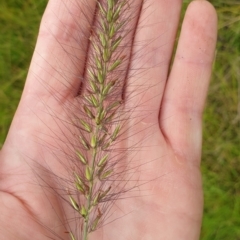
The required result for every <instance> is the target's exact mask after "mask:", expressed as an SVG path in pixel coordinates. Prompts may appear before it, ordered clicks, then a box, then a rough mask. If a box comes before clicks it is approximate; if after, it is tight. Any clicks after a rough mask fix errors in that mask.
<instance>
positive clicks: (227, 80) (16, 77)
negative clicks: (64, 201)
mask: <svg viewBox="0 0 240 240" xmlns="http://www.w3.org/2000/svg"><path fill="white" fill-rule="evenodd" d="M46 2H47V1H46V0H38V1H36V0H25V1H22V0H1V2H0V86H1V87H0V146H1V144H2V143H3V142H4V139H5V137H6V134H7V131H8V128H9V126H10V123H11V119H12V117H13V114H14V112H15V110H16V108H17V104H18V101H19V99H20V95H21V92H22V89H23V86H24V81H25V78H26V75H27V70H28V66H29V63H30V60H31V55H32V52H33V49H34V45H35V41H36V35H37V32H38V25H39V21H40V18H41V15H42V13H43V11H44V7H45V5H46ZM188 2H189V1H185V2H184V5H186V4H187V3H188ZM211 2H212V4H213V5H214V6H215V7H216V9H217V12H218V16H219V36H218V44H217V50H216V59H215V63H214V66H213V74H212V81H211V86H210V90H209V94H208V100H207V104H206V110H205V114H204V134H203V157H202V173H203V183H204V194H205V207H204V218H203V226H202V234H201V240H226V239H227V240H240V180H239V176H240V2H239V0H235V1H233V0H232V1H231V0H228V1H224V0H212V1H211Z"/></svg>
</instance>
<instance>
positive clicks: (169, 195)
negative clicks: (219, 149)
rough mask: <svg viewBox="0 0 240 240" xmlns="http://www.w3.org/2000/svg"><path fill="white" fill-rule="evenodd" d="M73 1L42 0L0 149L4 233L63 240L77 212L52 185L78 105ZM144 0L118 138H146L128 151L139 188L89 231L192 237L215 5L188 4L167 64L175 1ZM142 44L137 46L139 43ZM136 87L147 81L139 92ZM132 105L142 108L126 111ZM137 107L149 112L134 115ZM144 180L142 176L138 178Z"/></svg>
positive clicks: (197, 217)
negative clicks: (125, 127)
mask: <svg viewBox="0 0 240 240" xmlns="http://www.w3.org/2000/svg"><path fill="white" fill-rule="evenodd" d="M78 2H79V1H76V0H72V1H66V2H64V1H59V0H58V1H56V0H50V1H49V4H48V7H47V9H46V12H45V14H44V16H43V19H42V23H41V28H40V33H39V37H38V42H37V45H36V49H35V52H34V55H33V59H32V63H31V67H30V70H29V75H28V78H27V82H26V85H25V88H24V91H23V95H22V98H21V101H20V104H19V107H18V109H17V112H16V114H15V117H14V120H13V122H12V125H11V128H10V131H9V134H8V137H7V139H6V142H5V144H4V146H3V148H2V150H1V153H0V154H1V155H0V158H1V162H0V163H1V165H0V174H1V175H0V176H1V181H0V190H1V192H0V208H1V217H0V226H1V235H0V239H3V240H5V239H9V240H10V239H11V240H14V239H18V240H21V239H24V240H27V239H33V238H34V239H35V240H38V239H39V240H44V239H70V237H69V233H68V231H69V226H70V227H71V226H74V225H72V224H73V223H72V222H71V217H73V216H76V215H71V214H72V213H71V212H70V211H72V209H71V208H69V206H68V205H67V204H66V203H65V202H64V201H63V199H62V198H61V197H60V196H59V191H58V189H61V187H62V186H61V185H60V183H61V179H60V177H62V176H67V173H68V172H67V173H66V166H70V164H71V163H69V159H66V156H68V151H69V149H71V148H70V145H71V144H72V145H73V144H74V142H71V140H72V138H71V136H73V135H74V134H73V135H71V134H72V132H71V128H70V127H69V125H68V124H67V123H69V122H70V121H71V120H72V119H73V118H74V116H75V115H74V114H75V113H74V112H73V111H70V109H71V106H75V110H76V111H77V108H76V107H77V106H78V103H79V98H78V92H79V86H80V81H79V78H78V77H76V76H81V75H82V74H83V71H84V59H86V57H87V54H88V52H87V42H88V41H87V39H86V37H85V36H86V35H87V34H88V33H89V32H88V31H89V28H88V26H87V24H86V23H87V22H86V21H84V18H86V17H89V16H88V15H87V14H88V12H87V14H81V12H80V10H79V9H84V5H83V4H82V5H81V3H78ZM80 2H81V1H80ZM139 2H140V1H139ZM77 4H79V5H81V6H79V5H78V7H76V5H77ZM88 4H89V6H90V5H91V4H94V1H89V3H88ZM144 4H146V7H145V6H143V9H144V10H142V11H141V15H140V17H139V19H140V20H139V23H138V27H137V31H136V32H135V33H136V35H135V38H134V42H135V45H134V44H133V45H134V46H135V47H134V48H133V50H132V51H133V53H132V56H133V57H132V58H131V63H129V64H130V65H131V66H132V68H130V72H129V74H128V76H129V78H128V79H127V81H126V89H125V91H126V93H128V94H127V95H126V96H131V97H129V98H127V99H126V109H130V110H131V111H132V112H133V113H132V116H131V117H130V118H129V122H128V124H129V126H132V127H130V128H129V137H130V141H126V142H125V144H126V145H127V144H130V143H129V142H131V144H134V143H137V142H141V143H142V144H143V145H144V146H147V147H146V148H144V147H143V148H142V150H145V151H139V152H137V153H135V154H134V155H133V156H132V157H131V159H132V158H134V159H135V160H138V164H137V170H138V172H139V173H140V174H139V175H138V176H137V177H138V180H139V181H138V182H139V188H138V189H139V192H138V193H137V195H139V196H138V197H131V198H127V197H123V198H124V199H123V200H118V201H117V202H116V203H114V205H113V207H112V209H111V211H112V212H113V213H114V214H116V218H119V219H116V220H115V221H114V222H112V223H110V224H108V225H106V226H103V227H102V228H100V229H98V230H97V231H96V232H94V233H93V234H92V237H90V239H99V240H100V239H104V240H110V239H116V240H122V239H124V240H137V239H147V240H156V239H159V240H160V239H161V240H175V239H178V240H180V239H183V240H197V239H199V234H200V227H201V219H202V207H203V196H202V186H201V174H200V170H199V166H200V159H201V132H202V127H201V121H202V112H203V107H204V101H205V98H206V94H207V89H208V84H209V79H210V75H211V67H212V62H213V58H214V49H215V43H216V29H217V26H216V25H217V20H216V13H215V10H214V9H213V7H212V6H211V5H210V4H209V3H208V2H207V1H201V0H198V1H193V2H192V3H191V4H190V6H189V7H188V10H187V12H186V14H185V17H184V22H183V26H182V30H181V35H180V37H179V41H178V47H177V52H176V55H175V58H174V62H173V66H172V68H171V71H170V70H169V69H170V62H171V57H172V54H173V44H174V42H175V37H176V31H177V27H178V24H179V15H180V10H181V1H173V0H169V1H164V0H159V1H157V0H149V1H146V3H145V2H144ZM85 13H86V12H85ZM76 19H79V21H78V22H76ZM145 26H147V27H145ZM79 29H81V30H82V31H83V33H80V32H79ZM84 31H85V32H84ZM79 42H80V43H81V46H82V47H81V48H80V47H79ZM141 43H143V45H144V49H143V48H142V49H143V50H142V51H144V52H141V51H140V50H141V49H140V50H139V48H138V46H139V45H141ZM138 52H140V53H141V57H139V56H138V54H137V53H138ZM137 56H138V57H137ZM143 66H144V73H143V74H142V77H141V72H140V71H141V70H142V69H143ZM131 69H132V70H131ZM169 71H170V74H168V73H169ZM146 79H147V80H146ZM136 82H137V83H136ZM138 86H144V88H145V89H147V90H146V91H145V92H144V93H143V92H142V88H141V87H140V88H139V87H138ZM153 86H154V87H153ZM132 93H134V94H132ZM136 105H137V106H138V110H140V111H134V109H133V106H136ZM68 106H69V108H68ZM144 112H148V113H149V112H151V114H149V115H148V117H145V118H142V119H141V116H142V113H144ZM139 114H140V115H139ZM136 119H138V120H136ZM139 119H141V120H139ZM134 133H137V134H134ZM146 136H147V137H146ZM131 146H133V145H131ZM146 159H147V160H146ZM134 162H135V161H134ZM69 174H70V173H69ZM142 181H145V182H146V181H147V182H146V184H145V185H144V184H143V186H141V182H142ZM129 182H130V180H129ZM54 189H55V190H54ZM56 189H57V190H56ZM62 190H63V191H61V193H64V192H65V194H66V191H65V189H62ZM117 214H120V215H117ZM114 216H115V215H114ZM119 216H120V217H119ZM66 219H67V220H68V221H67V223H66ZM80 231H81V230H80V229H79V231H78V232H80ZM77 239H78V238H77Z"/></svg>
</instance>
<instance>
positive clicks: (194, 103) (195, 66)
mask: <svg viewBox="0 0 240 240" xmlns="http://www.w3.org/2000/svg"><path fill="white" fill-rule="evenodd" d="M216 32H217V16H216V12H215V10H214V8H213V7H212V5H211V4H210V3H209V2H207V1H201V0H198V1H193V2H192V3H191V4H190V6H189V7H188V9H187V12H186V15H185V19H184V22H183V26H182V31H181V36H180V40H179V44H178V48H177V52H176V56H175V59H174V64H173V68H172V71H171V74H170V77H169V80H168V83H167V86H166V91H165V94H164V98H163V103H162V108H161V115H160V125H161V129H162V132H163V134H164V136H165V138H166V139H167V141H168V142H169V144H170V145H171V146H172V148H173V149H174V151H175V152H176V153H177V154H178V155H179V156H182V157H183V158H184V159H185V160H189V161H194V162H195V163H196V162H197V163H198V162H199V158H200V155H201V154H200V152H201V131H202V129H201V119H202V112H203V108H204V102H205V98H206V94H207V89H208V85H209V79H210V75H211V68H212V63H213V59H214V50H215V44H216V36H217V33H216Z"/></svg>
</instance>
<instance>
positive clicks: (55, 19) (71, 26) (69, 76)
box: [24, 0, 96, 100]
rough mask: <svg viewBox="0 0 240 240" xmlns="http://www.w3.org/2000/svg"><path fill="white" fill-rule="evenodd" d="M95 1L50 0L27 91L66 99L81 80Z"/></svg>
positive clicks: (76, 89) (39, 36)
mask: <svg viewBox="0 0 240 240" xmlns="http://www.w3.org/2000/svg"><path fill="white" fill-rule="evenodd" d="M95 5H96V1H94V0H88V1H86V0H80V1H79V0H71V1H62V0H61V1H59V0H51V1H49V3H48V6H47V8H46V11H45V13H44V16H43V18H42V22H41V26H40V30H39V35H38V40H37V45H36V48H35V51H34V55H33V59H32V63H31V66H30V71H29V75H28V78H27V83H26V86H25V91H24V92H25V93H26V92H30V93H32V94H33V95H37V96H46V97H51V96H56V94H58V100H59V98H61V97H62V99H65V98H66V97H67V96H68V95H69V94H70V95H75V94H76V92H77V91H78V86H79V85H80V83H81V78H82V74H83V71H84V63H85V58H86V52H87V43H88V37H89V34H90V26H91V21H92V19H93V17H94V8H95ZM60 100H61V99H60Z"/></svg>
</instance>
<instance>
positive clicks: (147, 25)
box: [126, 0, 182, 127]
mask: <svg viewBox="0 0 240 240" xmlns="http://www.w3.org/2000/svg"><path fill="white" fill-rule="evenodd" d="M181 3H182V1H180V0H179V1H176V0H170V1H163V0H160V1H155V0H149V1H146V2H145V4H144V6H143V9H142V14H141V16H140V19H139V25H138V29H137V32H136V36H135V40H134V48H133V54H132V55H133V56H132V64H131V66H130V68H131V71H130V72H129V79H128V84H127V89H126V104H127V108H129V109H134V108H136V109H135V113H134V117H133V116H132V119H135V118H137V119H138V121H139V117H140V118H142V117H141V116H142V115H144V116H145V117H146V115H147V118H145V119H144V122H148V123H149V122H150V123H151V124H153V122H155V123H157V122H158V114H159V107H160V103H161V99H162V93H163V90H164V86H165V82H166V78H167V74H168V68H169V64H170V60H171V55H172V51H173V45H174V42H175V36H176V31H177V27H178V23H179V15H180V11H181ZM139 114H140V115H139ZM145 127H146V126H145Z"/></svg>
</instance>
